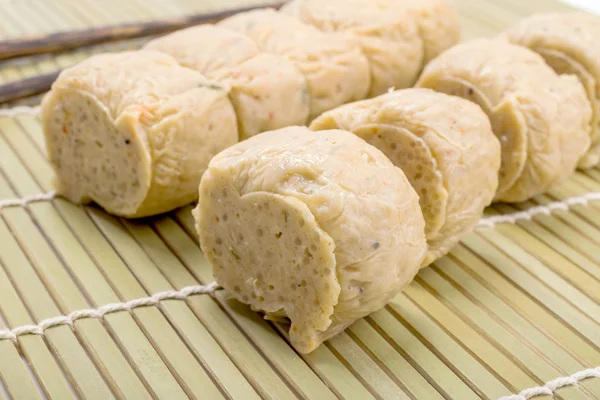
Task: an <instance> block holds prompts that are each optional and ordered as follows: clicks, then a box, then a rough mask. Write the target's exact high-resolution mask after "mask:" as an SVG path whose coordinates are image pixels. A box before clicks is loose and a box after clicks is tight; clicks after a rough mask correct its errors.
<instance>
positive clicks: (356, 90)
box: [218, 9, 370, 120]
mask: <svg viewBox="0 0 600 400" xmlns="http://www.w3.org/2000/svg"><path fill="white" fill-rule="evenodd" d="M218 25H219V26H221V27H223V28H227V29H231V30H234V31H237V32H240V33H243V34H244V35H247V36H248V37H249V38H250V39H252V40H253V41H254V42H255V43H256V44H257V45H258V47H259V48H260V49H261V51H264V52H266V53H272V54H277V55H280V56H284V57H286V58H288V59H289V60H291V61H293V62H294V63H296V65H297V66H298V67H299V68H300V70H301V71H302V73H303V74H304V77H305V78H306V82H307V85H308V95H309V99H310V117H309V119H311V120H312V119H313V118H315V117H317V116H318V115H320V114H321V113H323V112H324V111H327V110H330V109H332V108H335V107H337V106H339V105H342V104H345V103H349V102H351V101H355V100H362V99H364V98H365V97H366V96H367V94H368V93H369V89H370V72H369V63H368V61H367V59H366V57H365V55H364V54H363V53H362V50H361V47H360V46H359V44H358V43H357V42H356V41H355V40H353V39H351V38H346V37H344V36H343V35H341V34H335V33H325V32H321V31H319V30H318V29H316V28H314V27H312V26H310V25H307V24H304V23H302V22H300V21H299V20H298V19H296V18H294V17H291V16H289V15H284V14H281V13H278V12H276V11H274V10H272V9H262V10H255V11H249V12H245V13H240V14H236V15H234V16H231V17H229V18H226V19H224V20H223V21H221V22H219V24H218Z"/></svg>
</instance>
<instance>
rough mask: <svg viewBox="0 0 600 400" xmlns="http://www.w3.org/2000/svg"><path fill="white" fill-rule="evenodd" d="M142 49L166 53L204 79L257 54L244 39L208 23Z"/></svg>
mask: <svg viewBox="0 0 600 400" xmlns="http://www.w3.org/2000/svg"><path fill="white" fill-rule="evenodd" d="M144 48H145V49H148V50H156V51H160V52H163V53H167V54H169V55H171V56H172V57H173V58H175V59H176V60H177V61H178V62H179V63H180V64H181V65H183V66H184V67H187V68H191V69H193V70H196V71H198V72H200V73H201V74H203V75H205V76H206V77H210V74H211V73H213V72H215V71H218V70H221V69H223V68H231V67H235V66H238V65H240V64H241V63H243V62H244V61H248V60H250V59H251V58H253V57H256V56H257V55H258V54H259V53H260V50H259V49H258V46H257V45H256V44H255V43H254V42H253V41H252V40H250V39H249V38H248V37H247V36H245V35H242V34H241V33H239V32H235V31H232V30H229V29H224V28H219V27H218V26H214V25H210V24H204V25H198V26H192V27H191V28H186V29H182V30H179V31H175V32H173V33H170V34H168V35H165V36H162V37H159V38H157V39H154V40H151V41H150V42H148V43H147V44H146V45H145V46H144Z"/></svg>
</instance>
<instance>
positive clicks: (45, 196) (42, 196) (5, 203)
mask: <svg viewBox="0 0 600 400" xmlns="http://www.w3.org/2000/svg"><path fill="white" fill-rule="evenodd" d="M55 197H56V192H54V191H52V192H48V193H38V194H34V195H31V196H25V197H21V198H20V199H6V200H0V210H1V209H3V208H5V207H17V206H21V207H25V206H26V205H27V204H29V203H36V202H39V201H48V200H53V199H54V198H55Z"/></svg>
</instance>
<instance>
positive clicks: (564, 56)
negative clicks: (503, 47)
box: [500, 12, 600, 168]
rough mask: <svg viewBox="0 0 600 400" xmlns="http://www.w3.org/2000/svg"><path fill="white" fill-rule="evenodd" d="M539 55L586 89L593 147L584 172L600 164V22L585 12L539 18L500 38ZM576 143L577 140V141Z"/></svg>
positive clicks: (531, 19)
mask: <svg viewBox="0 0 600 400" xmlns="http://www.w3.org/2000/svg"><path fill="white" fill-rule="evenodd" d="M500 37H501V38H503V39H507V40H509V41H510V42H512V43H515V44H518V45H521V46H525V47H528V48H530V49H531V50H533V51H535V52H537V53H539V54H540V55H541V56H542V57H544V59H545V60H546V62H547V63H548V65H550V66H551V67H552V68H553V69H554V70H555V71H556V72H558V73H561V74H575V75H577V77H578V78H579V80H580V81H581V83H582V84H583V86H584V87H585V89H586V92H587V95H588V98H589V100H590V103H591V106H592V110H593V117H592V124H591V131H590V135H591V138H592V145H591V147H590V150H589V152H588V153H587V154H586V155H585V156H584V157H583V158H582V159H581V161H580V163H579V166H580V167H581V168H590V167H593V166H594V165H596V164H598V162H600V46H598V38H600V18H599V17H598V16H596V15H591V14H587V13H584V12H569V13H560V14H558V13H555V14H538V15H534V16H532V17H529V18H525V19H523V20H522V21H520V22H519V23H517V24H516V25H515V26H513V27H511V28H510V29H509V30H507V31H506V32H504V33H503V34H502V35H501V36H500ZM574 140H575V139H574Z"/></svg>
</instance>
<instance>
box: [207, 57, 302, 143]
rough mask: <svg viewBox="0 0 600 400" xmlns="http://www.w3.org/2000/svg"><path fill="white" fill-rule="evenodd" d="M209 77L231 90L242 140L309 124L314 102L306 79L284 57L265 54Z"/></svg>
mask: <svg viewBox="0 0 600 400" xmlns="http://www.w3.org/2000/svg"><path fill="white" fill-rule="evenodd" d="M209 77H210V78H212V79H215V80H217V81H218V82H221V83H224V84H226V85H227V86H229V87H231V92H230V93H229V98H230V99H231V102H232V104H233V107H234V108H235V111H236V115H237V119H238V130H239V133H240V139H247V138H249V137H251V136H254V135H257V134H259V133H261V132H266V131H271V130H274V129H279V128H284V127H286V126H295V125H305V124H306V123H307V120H308V116H309V113H310V99H309V97H308V87H307V84H306V79H304V75H303V74H302V72H301V71H300V69H299V68H298V67H297V66H296V64H295V63H293V62H292V61H290V60H288V59H286V58H284V57H282V56H278V55H275V54H268V53H261V54H259V55H258V56H256V57H254V58H252V59H250V60H248V61H245V62H243V63H241V64H240V65H238V66H237V67H232V68H223V69H221V70H219V71H216V72H214V73H213V74H210V75H209Z"/></svg>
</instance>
